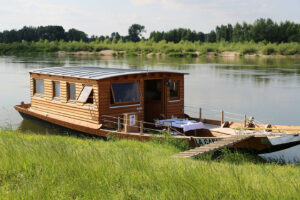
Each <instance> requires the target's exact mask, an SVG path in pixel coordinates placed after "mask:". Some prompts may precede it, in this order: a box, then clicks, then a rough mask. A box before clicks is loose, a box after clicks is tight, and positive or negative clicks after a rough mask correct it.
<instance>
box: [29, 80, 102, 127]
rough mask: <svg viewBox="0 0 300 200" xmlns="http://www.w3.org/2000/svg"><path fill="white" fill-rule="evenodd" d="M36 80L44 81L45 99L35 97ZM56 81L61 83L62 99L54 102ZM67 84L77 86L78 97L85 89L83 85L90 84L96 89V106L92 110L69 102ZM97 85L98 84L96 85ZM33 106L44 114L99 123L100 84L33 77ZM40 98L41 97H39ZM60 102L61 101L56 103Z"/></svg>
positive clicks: (88, 81) (87, 81)
mask: <svg viewBox="0 0 300 200" xmlns="http://www.w3.org/2000/svg"><path fill="white" fill-rule="evenodd" d="M34 78H36V79H43V80H44V95H42V97H43V98H39V97H35V96H36V95H34V94H33V91H34V86H33V84H34ZM54 81H57V82H60V97H59V98H56V99H55V100H53V92H54V91H53V83H54ZM67 83H75V84H76V97H78V96H79V95H80V92H81V90H82V88H83V84H89V85H92V86H93V89H94V94H95V95H94V102H95V103H94V105H91V106H93V107H92V108H90V107H86V106H84V105H83V104H82V103H81V104H79V103H77V102H76V101H74V104H72V103H67V102H68V89H67ZM95 83H96V84H95ZM31 84H32V85H31V102H32V103H31V105H32V107H33V108H34V109H38V110H41V111H44V112H49V113H53V114H59V115H61V116H65V117H70V118H73V119H79V120H83V121H87V122H92V123H99V110H98V105H97V102H98V91H99V90H98V84H97V82H96V81H90V80H81V79H76V78H75V79H74V78H66V77H65V78H62V77H56V76H49V75H37V74H32V76H31ZM38 96H39V95H38ZM56 100H59V101H56Z"/></svg>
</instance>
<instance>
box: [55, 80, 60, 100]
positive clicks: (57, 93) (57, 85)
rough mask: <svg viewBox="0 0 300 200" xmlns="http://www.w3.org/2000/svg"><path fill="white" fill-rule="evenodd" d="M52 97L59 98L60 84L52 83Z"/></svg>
mask: <svg viewBox="0 0 300 200" xmlns="http://www.w3.org/2000/svg"><path fill="white" fill-rule="evenodd" d="M53 97H60V82H53Z"/></svg>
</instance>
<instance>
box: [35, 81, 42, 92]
mask: <svg viewBox="0 0 300 200" xmlns="http://www.w3.org/2000/svg"><path fill="white" fill-rule="evenodd" d="M34 88H35V93H38V94H44V80H35V81H34Z"/></svg>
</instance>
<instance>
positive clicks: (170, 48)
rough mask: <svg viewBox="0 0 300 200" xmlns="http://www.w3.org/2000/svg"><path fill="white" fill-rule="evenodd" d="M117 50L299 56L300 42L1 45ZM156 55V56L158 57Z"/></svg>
mask: <svg viewBox="0 0 300 200" xmlns="http://www.w3.org/2000/svg"><path fill="white" fill-rule="evenodd" d="M108 49H109V50H115V51H117V52H118V51H125V52H126V53H125V55H127V56H144V55H147V54H148V53H160V54H165V55H167V56H170V57H197V56H199V55H200V56H201V55H204V54H206V53H209V52H214V53H215V55H217V54H219V53H222V52H224V51H235V52H239V53H240V55H246V54H256V53H260V52H261V53H262V54H264V55H271V54H275V55H296V54H300V43H296V42H291V43H280V44H276V43H273V44H271V43H268V44H267V43H264V42H260V43H254V42H243V43H241V42H237V43H233V42H219V43H206V42H204V43H201V42H188V41H181V42H179V43H173V42H165V41H160V42H154V41H152V40H148V41H140V42H137V43H134V42H122V41H121V40H120V41H118V42H110V41H109V40H105V41H103V42H102V41H94V42H89V43H86V42H82V41H81V42H77V41H72V42H65V41H52V42H49V41H47V40H45V41H43V40H41V41H38V42H26V41H23V42H21V43H16V42H15V43H10V44H4V43H0V54H16V53H30V52H58V51H65V52H77V51H88V52H99V51H101V50H108ZM123 55H124V53H120V54H119V53H115V54H114V56H123ZM154 55H155V54H154Z"/></svg>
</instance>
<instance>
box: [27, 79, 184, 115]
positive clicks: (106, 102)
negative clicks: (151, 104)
mask: <svg viewBox="0 0 300 200" xmlns="http://www.w3.org/2000/svg"><path fill="white" fill-rule="evenodd" d="M33 78H36V79H44V80H45V82H44V83H45V94H44V100H45V101H49V102H52V103H53V102H55V103H56V101H53V81H59V82H60V86H61V89H60V91H61V95H60V98H57V99H58V100H60V102H59V103H60V104H61V105H65V106H66V107H58V108H57V109H62V112H63V114H64V115H68V116H72V113H74V117H78V114H81V111H80V108H81V107H82V108H83V104H82V103H80V102H76V101H75V104H76V105H73V104H72V105H71V104H68V103H67V102H68V89H67V83H75V84H76V97H77V98H78V97H79V95H80V93H81V91H82V88H83V86H84V85H92V86H93V91H94V108H93V109H92V110H94V111H96V113H92V114H89V115H86V113H82V114H83V116H85V115H86V117H87V118H86V119H88V120H90V119H97V120H98V119H100V118H101V115H112V116H123V113H133V112H134V113H137V115H138V118H139V119H140V120H144V80H151V79H162V80H163V83H165V82H166V81H168V79H172V80H179V81H180V86H179V90H180V101H178V102H177V101H172V102H169V101H170V97H169V88H168V87H167V86H165V85H163V88H165V89H164V91H163V92H165V98H164V100H165V109H164V110H165V114H166V116H167V117H168V118H169V117H171V116H172V115H174V116H177V117H181V116H182V115H183V108H184V76H183V74H172V73H155V74H152V73H151V74H138V75H127V76H120V77H114V78H108V79H101V80H89V79H81V78H72V77H62V76H50V75H43V74H40V75H38V74H35V73H31V84H32V85H31V91H32V99H34V98H35V97H33V89H34V88H33ZM133 81H138V82H139V89H140V95H141V100H140V103H139V105H136V106H132V105H128V106H123V107H114V105H111V104H110V87H111V83H115V82H133ZM37 101H38V102H37ZM37 101H35V100H33V103H32V106H35V104H36V105H37V106H39V107H40V109H41V107H45V109H47V107H48V106H49V105H48V104H39V101H40V99H38V100H37ZM55 103H54V104H55ZM70 106H71V107H70ZM116 106H118V105H116ZM71 108H72V109H71ZM50 109H53V108H52V107H51V108H50ZM65 109H69V111H65ZM95 114H97V117H95V116H91V115H95Z"/></svg>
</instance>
